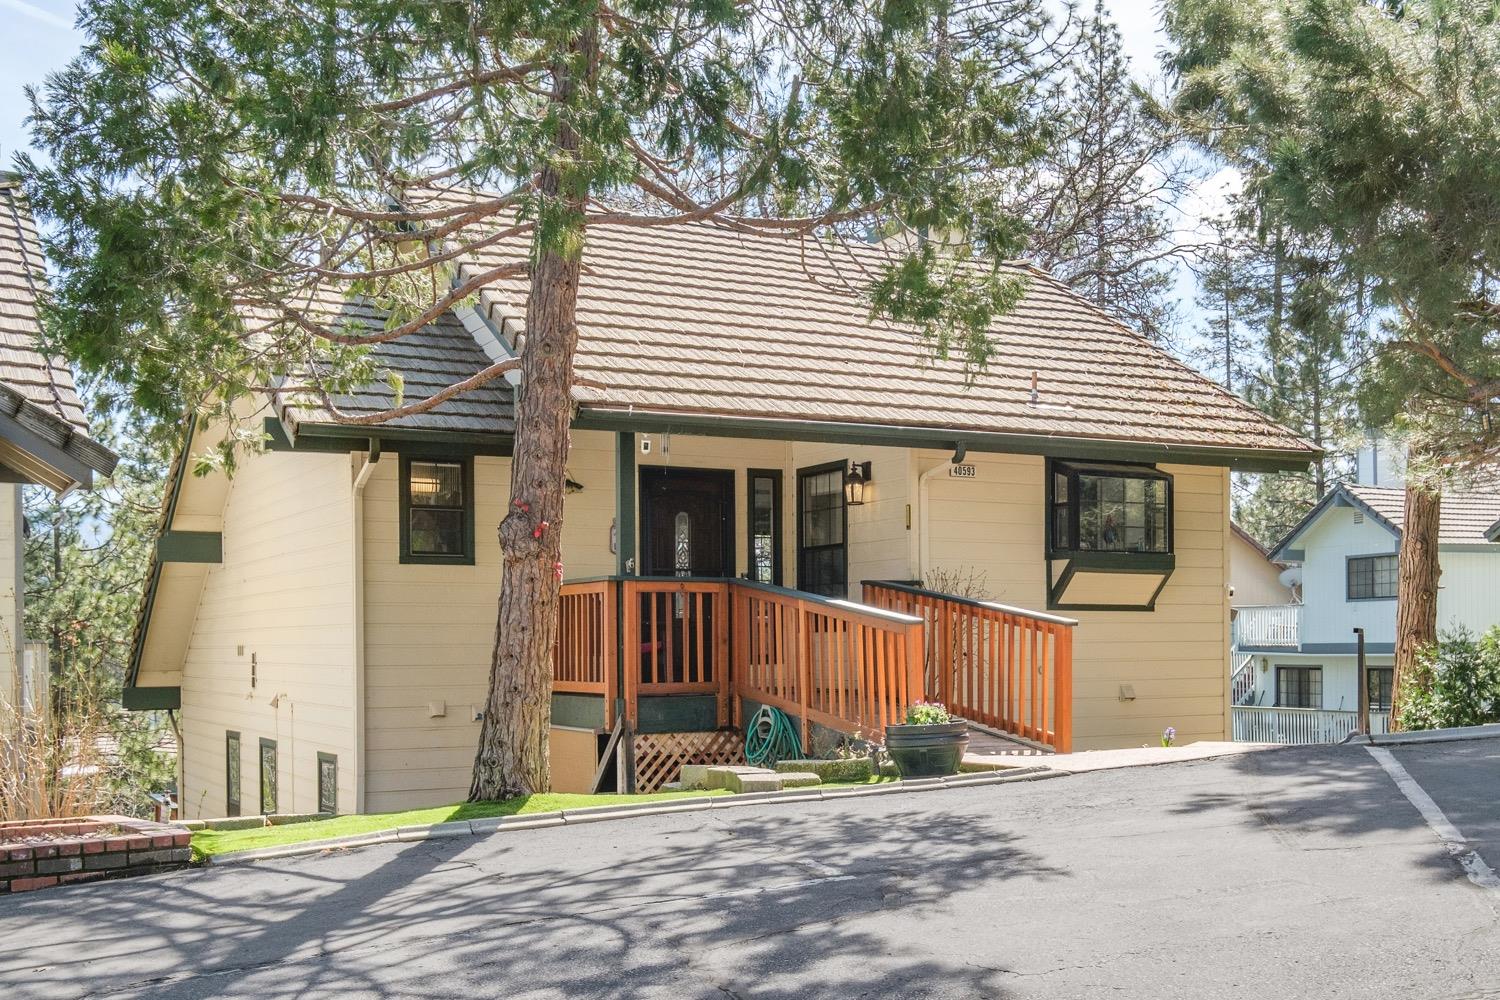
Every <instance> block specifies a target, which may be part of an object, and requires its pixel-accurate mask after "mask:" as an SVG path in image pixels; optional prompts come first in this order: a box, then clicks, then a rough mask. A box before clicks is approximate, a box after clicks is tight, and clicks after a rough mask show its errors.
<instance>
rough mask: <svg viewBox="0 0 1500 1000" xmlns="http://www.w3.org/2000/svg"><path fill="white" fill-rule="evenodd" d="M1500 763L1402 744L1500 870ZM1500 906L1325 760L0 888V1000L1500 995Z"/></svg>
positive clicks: (1385, 779) (1467, 752)
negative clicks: (86, 999) (22, 891)
mask: <svg viewBox="0 0 1500 1000" xmlns="http://www.w3.org/2000/svg"><path fill="white" fill-rule="evenodd" d="M1497 750H1500V742H1496V741H1490V742H1488V743H1485V744H1480V743H1472V744H1444V745H1434V746H1429V747H1402V748H1398V749H1397V750H1396V753H1397V755H1398V756H1399V758H1400V759H1401V760H1403V761H1405V762H1406V763H1407V765H1408V766H1409V767H1410V769H1411V773H1412V774H1413V775H1414V776H1418V778H1419V780H1421V781H1422V782H1423V783H1424V784H1425V783H1427V782H1428V781H1431V783H1432V785H1433V786H1434V788H1433V797H1434V799H1435V800H1436V801H1439V802H1442V803H1443V804H1444V808H1445V810H1446V811H1447V812H1448V815H1449V817H1450V818H1451V819H1452V821H1453V823H1454V824H1455V825H1457V826H1459V827H1463V826H1465V825H1468V826H1470V827H1471V828H1472V829H1474V830H1475V831H1479V833H1478V834H1477V835H1478V836H1480V837H1482V838H1485V839H1484V840H1483V842H1482V843H1480V844H1478V845H1477V846H1478V847H1479V849H1480V850H1481V851H1485V850H1488V851H1492V852H1493V854H1492V859H1493V860H1500V845H1493V846H1492V841H1491V839H1489V838H1492V837H1493V835H1494V832H1495V830H1496V826H1495V823H1496V816H1497V809H1500V805H1497V796H1496V795H1495V794H1494V789H1495V788H1496V787H1497V785H1496V782H1497V780H1500V775H1497V772H1496V767H1497V760H1496V756H1495V753H1496V751H1497ZM1486 782H1488V784H1486ZM1486 790H1488V794H1487V795H1486V794H1485V792H1486ZM1497 914H1500V892H1497V891H1493V890H1486V889H1483V888H1480V887H1478V886H1476V885H1475V884H1474V883H1472V882H1471V881H1470V880H1469V879H1467V878H1466V877H1465V873H1464V871H1463V870H1462V869H1461V868H1460V867H1459V865H1458V864H1457V863H1456V861H1455V860H1454V858H1453V857H1452V856H1450V854H1449V853H1448V852H1447V851H1446V850H1445V849H1444V848H1443V846H1442V845H1441V844H1440V843H1439V841H1438V840H1437V838H1436V836H1435V835H1434V833H1433V830H1432V828H1431V827H1430V826H1429V825H1428V823H1427V822H1426V820H1424V818H1423V817H1422V815H1421V814H1420V813H1419V812H1418V811H1417V809H1416V808H1415V807H1414V806H1413V805H1412V804H1411V803H1410V802H1409V801H1408V799H1407V798H1406V797H1405V796H1404V795H1403V794H1402V792H1401V791H1399V790H1398V789H1397V787H1396V785H1395V784H1394V782H1393V781H1392V780H1391V778H1390V776H1389V775H1388V774H1387V772H1386V771H1385V770H1384V769H1383V768H1382V767H1381V766H1380V764H1379V763H1378V762H1377V761H1376V760H1375V759H1374V758H1373V757H1372V756H1371V755H1370V754H1369V753H1368V752H1367V751H1365V750H1364V749H1362V748H1358V747H1324V748H1314V749H1298V750H1277V751H1268V752H1263V753H1255V754H1247V755H1243V756H1239V757H1232V758H1224V759H1219V760H1211V761H1200V762H1193V763H1182V764H1171V765H1165V766H1160V767H1149V768H1132V769H1125V770H1115V771H1100V772H1095V773H1085V774H1078V775H1073V776H1071V777H1068V778H1064V779H1060V780H1056V781H1047V782H1038V783H1035V784H1017V785H1007V786H991V787H986V788H973V789H967V790H962V791H957V790H950V791H939V792H928V793H921V794H910V795H900V796H880V797H872V798H864V799H850V800H846V801H844V802H817V803H808V804H800V805H795V806H791V805H783V806H776V807H766V806H746V807H744V808H740V809H733V810H724V811H717V810H715V811H703V812H694V813H685V814H680V815H673V816H655V817H644V818H640V819H636V820H631V821H628V822H619V823H601V824H595V825H589V826H581V827H564V828H557V829H549V830H538V831H530V832H522V833H514V834H504V835H500V836H494V837H489V838H484V839H456V840H445V841H430V842H426V843H416V844H399V845H386V846H381V847H376V848H370V849H366V850H363V851H359V852H352V853H349V854H345V855H342V856H336V857H323V858H302V859H296V860H288V861H280V862H273V863H265V864H261V865H255V866H245V867H230V868H222V869H214V870H209V871H192V872H182V873H177V874H174V875H170V876H163V877H158V878H152V879H142V880H137V881H134V882H125V883H115V884H104V885H86V886H78V887H71V888H66V889H60V890H55V891H47V892H39V893H34V894H28V895H25V896H17V897H12V898H8V899H0V997H5V998H6V1000H31V998H48V1000H53V998H63V997H78V996H108V997H122V998H137V997H139V998H147V997H149V998H184V997H256V998H275V1000H281V998H286V1000H291V998H298V1000H322V998H335V997H337V998H348V997H401V998H408V997H409V998H429V997H662V998H667V997H670V998H683V997H709V998H715V1000H723V998H726V997H731V998H732V997H742V998H751V997H1048V998H1058V997H1090V998H1093V997H1101V996H1119V997H1150V998H1161V997H1191V998H1205V997H1255V998H1266V997H1308V998H1320V1000H1321V998H1331V997H1370V996H1411V997H1480V996H1500V946H1497V942H1500V916H1497Z"/></svg>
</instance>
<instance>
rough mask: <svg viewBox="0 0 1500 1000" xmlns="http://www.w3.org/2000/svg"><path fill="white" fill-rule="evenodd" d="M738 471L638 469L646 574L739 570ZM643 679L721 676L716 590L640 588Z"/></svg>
mask: <svg viewBox="0 0 1500 1000" xmlns="http://www.w3.org/2000/svg"><path fill="white" fill-rule="evenodd" d="M734 537H735V535H734V473H733V472H723V471H719V470H716V469H661V468H644V469H642V470H641V575H642V576H678V577H720V578H727V577H732V576H734ZM635 611H636V613H637V614H639V615H640V616H641V650H640V670H641V683H643V684H684V683H707V682H711V681H713V680H715V679H716V673H717V671H716V664H715V663H714V642H713V641H712V639H711V637H712V636H713V635H714V634H715V633H714V622H715V620H716V619H717V616H718V615H719V614H728V608H720V607H719V606H718V605H717V600H716V598H715V596H714V595H713V594H708V593H698V594H680V593H679V594H665V593H657V592H653V593H646V594H642V595H641V605H640V607H639V608H636V609H635Z"/></svg>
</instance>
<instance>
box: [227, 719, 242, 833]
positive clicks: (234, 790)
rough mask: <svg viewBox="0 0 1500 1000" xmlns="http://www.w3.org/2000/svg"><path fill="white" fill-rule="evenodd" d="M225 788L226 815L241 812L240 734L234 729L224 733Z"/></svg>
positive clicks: (235, 814) (236, 814) (234, 814)
mask: <svg viewBox="0 0 1500 1000" xmlns="http://www.w3.org/2000/svg"><path fill="white" fill-rule="evenodd" d="M224 788H225V799H226V801H225V803H224V815H225V816H238V815H239V814H240V734H239V733H236V732H234V731H233V730H227V731H225V733H224Z"/></svg>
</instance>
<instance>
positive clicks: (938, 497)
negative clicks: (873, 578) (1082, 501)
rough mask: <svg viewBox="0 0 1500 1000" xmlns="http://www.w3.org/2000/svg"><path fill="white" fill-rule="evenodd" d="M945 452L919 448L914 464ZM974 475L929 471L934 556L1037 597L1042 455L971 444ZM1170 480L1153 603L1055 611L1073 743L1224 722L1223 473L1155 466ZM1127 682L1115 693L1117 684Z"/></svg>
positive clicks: (1154, 736) (1152, 738)
mask: <svg viewBox="0 0 1500 1000" xmlns="http://www.w3.org/2000/svg"><path fill="white" fill-rule="evenodd" d="M947 460H948V456H945V455H942V454H941V453H938V452H923V453H921V455H920V458H919V461H918V466H919V468H920V469H923V470H925V469H928V468H931V467H932V466H933V465H934V464H935V463H937V462H946V461H947ZM967 461H968V462H970V463H972V464H974V465H975V466H976V467H977V472H978V475H977V477H976V478H975V479H971V480H959V479H950V478H947V477H945V476H935V477H933V478H932V479H931V480H930V481H929V485H928V495H929V497H930V500H929V502H930V504H931V510H930V518H931V520H930V525H931V532H932V538H931V544H930V559H931V563H932V565H933V566H935V567H941V568H944V569H950V570H958V569H974V570H978V571H980V572H982V573H983V574H984V575H985V579H986V583H987V587H988V590H989V593H990V596H991V598H992V599H993V600H996V601H1000V602H1003V603H1005V604H1012V605H1016V606H1019V607H1023V608H1034V609H1039V610H1040V609H1045V608H1046V565H1045V563H1044V561H1043V558H1042V554H1043V549H1044V535H1043V531H1044V524H1045V519H1044V510H1043V507H1044V504H1045V492H1044V481H1043V472H1044V468H1045V462H1044V460H1043V459H1041V458H1038V457H1031V456H1019V455H990V454H972V453H971V454H970V455H969V456H968V458H967ZM1162 469H1163V470H1164V471H1166V472H1169V473H1171V474H1172V475H1173V476H1174V479H1175V498H1176V512H1175V517H1176V531H1175V542H1176V545H1175V547H1176V555H1177V570H1176V572H1175V573H1173V575H1172V578H1171V580H1170V581H1169V582H1168V583H1167V586H1166V589H1165V590H1163V591H1162V594H1161V596H1160V598H1158V600H1157V602H1156V610H1155V611H1152V612H1145V611H1080V612H1065V613H1066V614H1068V615H1069V616H1071V617H1075V618H1077V619H1079V621H1080V624H1079V626H1078V629H1077V632H1076V634H1075V639H1074V653H1073V670H1074V682H1073V690H1074V715H1073V719H1074V722H1073V726H1074V730H1073V731H1074V747H1075V749H1078V750H1089V749H1101V748H1106V747H1122V746H1138V745H1141V744H1148V743H1150V744H1154V743H1156V742H1157V741H1158V740H1159V739H1160V737H1161V731H1162V730H1163V729H1165V728H1166V727H1167V726H1174V727H1176V729H1177V738H1178V741H1179V742H1183V743H1186V742H1190V741H1193V740H1222V739H1224V738H1225V736H1226V732H1227V713H1226V695H1225V677H1226V675H1227V663H1228V648H1229V646H1228V643H1229V639H1228V600H1227V593H1228V591H1227V587H1226V584H1227V582H1228V558H1227V546H1228V538H1229V527H1228V525H1229V506H1228V500H1229V497H1228V474H1227V472H1226V471H1225V470H1223V469H1214V468H1204V467H1199V466H1171V465H1166V466H1162ZM1122 685H1129V686H1130V687H1132V688H1133V689H1134V693H1135V697H1134V699H1133V700H1128V701H1127V700H1122V698H1121V686H1122Z"/></svg>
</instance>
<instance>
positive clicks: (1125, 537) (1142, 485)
mask: <svg viewBox="0 0 1500 1000" xmlns="http://www.w3.org/2000/svg"><path fill="white" fill-rule="evenodd" d="M1048 486H1049V493H1050V495H1049V497H1048V502H1047V506H1048V542H1049V548H1050V550H1051V551H1053V552H1147V553H1157V554H1166V553H1169V552H1171V551H1172V478H1171V477H1170V476H1168V475H1167V474H1166V473H1164V472H1158V471H1157V470H1156V469H1153V468H1151V467H1150V466H1144V465H1141V466H1137V465H1116V464H1097V465H1084V464H1078V463H1073V462H1053V463H1052V466H1051V476H1050V480H1049V484H1048Z"/></svg>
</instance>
